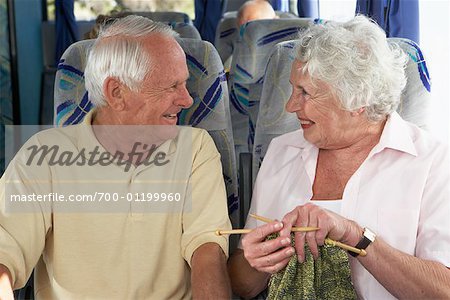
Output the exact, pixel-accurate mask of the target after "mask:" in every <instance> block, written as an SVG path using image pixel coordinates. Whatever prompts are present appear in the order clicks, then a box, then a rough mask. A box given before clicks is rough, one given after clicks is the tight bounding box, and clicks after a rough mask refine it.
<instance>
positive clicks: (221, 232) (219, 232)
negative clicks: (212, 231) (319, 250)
mask: <svg viewBox="0 0 450 300" xmlns="http://www.w3.org/2000/svg"><path fill="white" fill-rule="evenodd" d="M252 230H253V229H232V230H216V235H224V234H245V233H249V232H250V231H252ZM315 230H319V228H316V227H292V228H291V231H292V232H307V231H315Z"/></svg>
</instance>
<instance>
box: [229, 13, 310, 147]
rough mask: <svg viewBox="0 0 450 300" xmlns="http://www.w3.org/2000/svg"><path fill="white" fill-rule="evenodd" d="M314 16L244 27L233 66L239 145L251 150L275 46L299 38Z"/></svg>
mask: <svg viewBox="0 0 450 300" xmlns="http://www.w3.org/2000/svg"><path fill="white" fill-rule="evenodd" d="M310 22H311V21H310V19H300V18H296V19H274V20H256V21H251V22H248V23H247V24H245V25H243V26H241V28H240V35H239V38H238V39H237V41H236V44H235V49H234V53H233V61H232V65H231V69H230V82H229V84H230V101H231V103H232V106H231V107H230V110H231V120H232V125H233V135H234V141H235V145H236V148H237V149H238V150H239V151H240V150H241V149H242V150H244V151H250V152H251V149H252V147H253V140H254V130H255V125H256V120H257V118H258V112H259V100H260V97H261V92H262V86H263V83H264V74H265V70H266V65H267V62H268V60H269V56H270V53H271V52H272V49H273V47H274V46H275V45H276V44H277V43H279V42H282V41H286V40H291V39H294V38H296V37H297V35H298V32H299V30H301V29H302V28H306V27H307V26H309V24H310Z"/></svg>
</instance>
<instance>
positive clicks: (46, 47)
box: [41, 21, 95, 69]
mask: <svg viewBox="0 0 450 300" xmlns="http://www.w3.org/2000/svg"><path fill="white" fill-rule="evenodd" d="M94 25H95V21H77V27H78V32H79V36H80V37H83V36H84V34H85V33H87V32H89V31H90V30H91V29H92V27H94ZM41 36H42V54H43V60H44V67H45V68H46V69H51V68H56V61H55V47H56V25H55V21H43V22H42V24H41Z"/></svg>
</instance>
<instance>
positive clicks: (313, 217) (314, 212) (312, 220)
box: [305, 207, 320, 259]
mask: <svg viewBox="0 0 450 300" xmlns="http://www.w3.org/2000/svg"><path fill="white" fill-rule="evenodd" d="M319 213H320V209H319V208H316V207H314V208H312V209H311V210H310V211H309V216H308V219H309V222H308V225H307V226H310V227H317V224H318V220H317V218H318V214H319ZM305 239H306V242H307V243H308V247H309V249H310V250H311V254H312V256H313V257H314V259H317V258H318V257H319V249H318V247H317V241H316V231H310V232H307V233H306V234H305Z"/></svg>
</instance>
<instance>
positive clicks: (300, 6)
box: [297, 0, 320, 19]
mask: <svg viewBox="0 0 450 300" xmlns="http://www.w3.org/2000/svg"><path fill="white" fill-rule="evenodd" d="M297 11H298V16H299V17H300V18H314V19H317V18H319V17H320V14H319V0H298V1H297Z"/></svg>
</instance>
